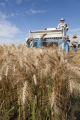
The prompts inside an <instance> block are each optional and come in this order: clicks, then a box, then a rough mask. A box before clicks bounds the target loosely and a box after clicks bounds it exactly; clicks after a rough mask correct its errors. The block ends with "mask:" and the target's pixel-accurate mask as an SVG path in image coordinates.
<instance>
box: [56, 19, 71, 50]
mask: <svg viewBox="0 0 80 120" xmlns="http://www.w3.org/2000/svg"><path fill="white" fill-rule="evenodd" d="M57 29H58V30H63V38H62V39H59V49H62V50H64V41H65V38H64V36H66V34H67V31H68V29H69V25H68V24H67V23H65V19H64V18H61V19H60V23H59V25H58V27H57Z"/></svg>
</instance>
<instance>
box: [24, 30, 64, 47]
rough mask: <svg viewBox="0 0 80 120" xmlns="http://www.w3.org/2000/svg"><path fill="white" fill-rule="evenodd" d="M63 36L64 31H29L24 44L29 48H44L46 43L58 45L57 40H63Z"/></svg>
mask: <svg viewBox="0 0 80 120" xmlns="http://www.w3.org/2000/svg"><path fill="white" fill-rule="evenodd" d="M64 36H65V30H64V29H61V30H60V29H57V28H47V29H45V30H40V31H30V36H29V38H28V39H27V41H26V43H27V46H29V47H41V46H46V45H47V43H52V44H59V40H60V39H62V40H64Z"/></svg>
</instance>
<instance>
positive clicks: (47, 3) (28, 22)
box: [0, 0, 80, 44]
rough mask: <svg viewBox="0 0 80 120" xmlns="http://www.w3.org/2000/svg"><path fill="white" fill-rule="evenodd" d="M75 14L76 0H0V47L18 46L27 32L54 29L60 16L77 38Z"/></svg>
mask: <svg viewBox="0 0 80 120" xmlns="http://www.w3.org/2000/svg"><path fill="white" fill-rule="evenodd" d="M79 12H80V0H0V44H22V43H24V42H25V40H26V38H27V37H28V36H29V30H43V29H44V28H48V27H49V28H51V27H53V28H54V27H57V25H58V24H59V23H60V18H62V17H64V18H65V20H66V23H68V24H69V32H68V34H69V35H70V36H71V37H72V35H73V34H74V33H77V35H78V37H80V13H79Z"/></svg>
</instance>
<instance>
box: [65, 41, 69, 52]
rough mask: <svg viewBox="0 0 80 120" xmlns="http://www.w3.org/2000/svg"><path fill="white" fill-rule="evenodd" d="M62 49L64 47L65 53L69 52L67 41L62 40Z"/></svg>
mask: <svg viewBox="0 0 80 120" xmlns="http://www.w3.org/2000/svg"><path fill="white" fill-rule="evenodd" d="M64 49H65V52H66V53H68V52H69V45H68V42H67V41H65V42H64Z"/></svg>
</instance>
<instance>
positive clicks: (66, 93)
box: [0, 45, 80, 120]
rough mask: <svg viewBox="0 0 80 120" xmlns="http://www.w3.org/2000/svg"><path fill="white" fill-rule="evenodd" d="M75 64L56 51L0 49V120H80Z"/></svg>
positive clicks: (18, 47) (24, 48)
mask: <svg viewBox="0 0 80 120" xmlns="http://www.w3.org/2000/svg"><path fill="white" fill-rule="evenodd" d="M71 60H72V61H73V64H72V63H71ZM74 62H75V61H74V57H73V58H71V56H70V55H67V56H66V55H65V53H63V52H60V51H58V50H57V49H54V48H42V49H41V48H37V49H36V48H32V49H30V48H27V47H26V46H22V45H19V46H15V45H12V46H0V120H74V119H75V117H76V119H77V120H79V119H80V115H79V112H80V107H79V105H80V103H79V101H80V81H79V78H80V71H79V68H78V66H77V65H76V64H75V63H74ZM73 68H74V69H73Z"/></svg>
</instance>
